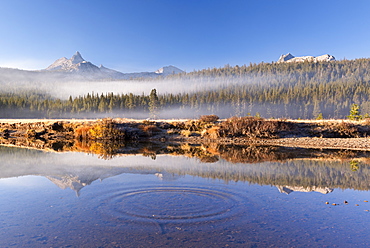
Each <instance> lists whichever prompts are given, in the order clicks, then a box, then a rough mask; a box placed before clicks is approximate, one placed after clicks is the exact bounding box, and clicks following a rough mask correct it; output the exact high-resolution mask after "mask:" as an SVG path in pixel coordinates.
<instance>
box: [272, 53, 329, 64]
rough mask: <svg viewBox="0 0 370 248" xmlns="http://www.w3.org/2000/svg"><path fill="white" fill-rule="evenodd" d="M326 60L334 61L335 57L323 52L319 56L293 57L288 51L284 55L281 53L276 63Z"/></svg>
mask: <svg viewBox="0 0 370 248" xmlns="http://www.w3.org/2000/svg"><path fill="white" fill-rule="evenodd" d="M305 61H309V62H328V61H335V57H334V56H332V55H329V54H324V55H321V56H317V57H314V56H302V57H294V56H293V55H292V54H290V53H288V54H285V55H281V56H280V58H279V60H278V61H277V63H284V62H288V63H291V62H305Z"/></svg>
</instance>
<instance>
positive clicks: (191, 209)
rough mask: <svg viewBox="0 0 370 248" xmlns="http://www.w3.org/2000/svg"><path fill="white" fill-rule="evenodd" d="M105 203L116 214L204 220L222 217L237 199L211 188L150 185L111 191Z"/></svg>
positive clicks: (132, 216) (161, 218) (177, 219)
mask: <svg viewBox="0 0 370 248" xmlns="http://www.w3.org/2000/svg"><path fill="white" fill-rule="evenodd" d="M107 205H108V207H109V208H110V211H113V213H112V214H113V215H115V216H116V217H118V218H128V219H136V220H156V221H191V220H196V221H202V220H203V221H206V220H209V219H213V218H217V219H218V220H220V219H222V218H226V217H227V216H229V214H231V213H232V211H233V209H234V208H235V206H236V205H237V203H236V201H235V197H233V195H231V194H229V193H226V192H222V191H218V190H215V189H205V188H190V187H153V188H145V189H139V190H123V191H120V192H115V194H113V195H111V196H110V197H109V199H108V202H107Z"/></svg>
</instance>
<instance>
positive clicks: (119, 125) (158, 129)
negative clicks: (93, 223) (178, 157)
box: [0, 117, 370, 151]
mask: <svg viewBox="0 0 370 248" xmlns="http://www.w3.org/2000/svg"><path fill="white" fill-rule="evenodd" d="M368 137H370V125H369V122H368V121H349V120H315V121H312V120H272V119H268V120H267V119H260V118H254V117H244V118H230V119H227V120H218V118H213V119H212V118H203V119H200V120H150V121H149V120H133V119H104V120H94V119H53V120H52V119H45V120H42V119H2V120H0V142H1V143H3V144H14V145H16V144H18V145H23V146H29V145H30V144H31V143H35V144H37V143H38V144H39V145H38V146H42V144H48V143H50V144H51V145H50V146H51V147H53V146H55V145H53V144H56V143H58V145H59V144H61V143H62V144H70V143H73V142H75V141H76V140H77V141H79V142H85V143H88V140H95V141H105V142H106V141H109V140H122V141H125V142H132V141H135V142H138V141H140V142H142V141H148V142H172V143H194V144H202V143H216V144H232V145H264V146H266V145H274V146H283V147H300V148H316V149H317V148H319V149H353V150H364V151H370V138H368Z"/></svg>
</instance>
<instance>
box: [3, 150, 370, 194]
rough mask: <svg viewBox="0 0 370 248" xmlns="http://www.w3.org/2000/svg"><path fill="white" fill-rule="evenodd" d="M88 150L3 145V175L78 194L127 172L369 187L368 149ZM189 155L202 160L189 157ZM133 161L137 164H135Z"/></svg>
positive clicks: (303, 188)
mask: <svg viewBox="0 0 370 248" xmlns="http://www.w3.org/2000/svg"><path fill="white" fill-rule="evenodd" d="M89 154H90V155H89ZM89 154H84V153H70V152H69V153H50V152H47V153H45V152H42V151H39V150H30V149H21V148H10V147H3V146H0V155H1V157H2V158H3V163H2V164H1V165H0V178H8V177H19V176H24V175H39V176H44V177H46V178H48V179H49V180H50V181H52V182H53V183H54V184H56V185H57V186H58V187H60V188H62V189H66V188H71V189H73V190H74V191H76V193H77V194H79V192H80V191H81V189H82V188H84V187H85V186H87V185H90V184H91V183H92V182H94V181H96V180H98V179H100V180H103V179H105V178H109V177H113V176H116V175H120V174H123V173H131V174H132V173H134V174H152V175H156V176H157V177H158V179H160V180H165V181H174V180H177V179H178V178H181V177H183V176H185V175H191V176H196V177H202V178H208V179H219V180H222V181H225V182H238V181H242V182H249V183H254V184H259V185H274V186H276V187H277V188H278V190H279V191H280V192H282V193H285V194H290V193H291V192H293V191H299V192H311V191H314V192H320V193H323V194H327V193H330V192H332V191H333V189H334V188H341V189H356V190H369V189H370V183H369V182H370V166H369V161H370V160H369V153H367V152H363V151H342V150H325V151H322V150H314V149H288V148H282V147H256V146H245V147H243V146H220V145H212V144H211V145H189V144H184V145H179V146H170V145H167V146H165V147H163V144H162V145H158V144H144V145H142V144H141V145H139V144H136V145H134V146H131V147H130V146H127V145H126V146H124V147H121V148H120V153H116V156H114V157H112V158H111V159H109V160H101V159H96V158H95V157H94V155H91V153H89ZM118 154H120V155H121V156H118ZM148 154H151V155H150V156H149V155H148ZM133 155H135V156H133ZM136 155H141V156H136ZM169 155H171V156H178V157H179V158H182V159H180V160H178V161H182V162H177V163H173V162H171V163H166V161H167V160H166V158H168V157H169ZM147 157H150V158H147ZM190 157H195V158H197V159H199V160H200V161H201V162H202V163H196V162H194V161H193V162H189V160H184V158H190ZM159 158H161V159H159ZM132 159H134V160H135V163H131V162H130V161H132ZM157 160H159V161H157ZM163 161H164V162H163ZM230 162H232V163H230ZM13 164H17V166H16V167H15V166H12V165H13Z"/></svg>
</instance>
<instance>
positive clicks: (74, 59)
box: [71, 51, 85, 64]
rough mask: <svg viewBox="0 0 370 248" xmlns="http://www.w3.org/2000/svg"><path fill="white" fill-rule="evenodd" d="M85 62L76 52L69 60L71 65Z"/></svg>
mask: <svg viewBox="0 0 370 248" xmlns="http://www.w3.org/2000/svg"><path fill="white" fill-rule="evenodd" d="M83 61H85V60H84V59H83V58H82V56H81V53H80V52H79V51H77V52H76V53H75V54H74V55H73V56H72V58H71V62H72V64H78V63H81V62H83Z"/></svg>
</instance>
